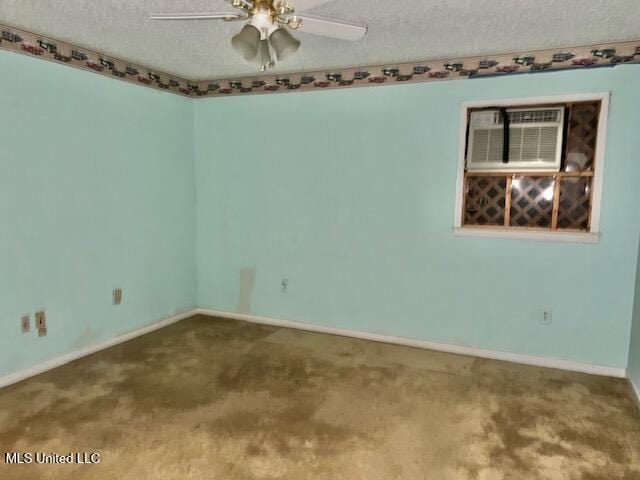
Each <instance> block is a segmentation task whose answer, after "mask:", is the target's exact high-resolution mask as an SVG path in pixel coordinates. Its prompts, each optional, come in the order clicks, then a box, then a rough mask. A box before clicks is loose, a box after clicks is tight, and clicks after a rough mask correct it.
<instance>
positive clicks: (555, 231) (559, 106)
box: [455, 93, 609, 242]
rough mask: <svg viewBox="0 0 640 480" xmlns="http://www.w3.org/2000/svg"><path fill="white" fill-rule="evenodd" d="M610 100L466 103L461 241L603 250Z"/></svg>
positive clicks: (582, 98) (462, 141) (459, 208)
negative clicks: (522, 241) (598, 246)
mask: <svg viewBox="0 0 640 480" xmlns="http://www.w3.org/2000/svg"><path fill="white" fill-rule="evenodd" d="M608 99H609V94H608V93H598V94H584V95H570V96H564V97H545V98H530V99H516V100H500V101H482V102H467V103H463V105H462V109H461V116H460V123H461V125H460V158H459V164H458V179H457V181H458V184H457V189H456V215H455V227H456V228H455V233H456V234H458V235H470V236H497V237H509V238H528V239H538V240H552V241H577V242H596V241H597V240H598V234H599V221H600V218H599V217H600V196H601V191H602V176H603V175H602V174H603V169H604V158H603V153H604V140H605V130H606V119H607V113H608Z"/></svg>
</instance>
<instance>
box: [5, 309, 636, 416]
mask: <svg viewBox="0 0 640 480" xmlns="http://www.w3.org/2000/svg"><path fill="white" fill-rule="evenodd" d="M197 314H201V315H209V316H213V317H222V318H230V319H235V320H242V321H245V322H251V323H259V324H264V325H273V326H277V327H286V328H294V329H297V330H306V331H309V332H318V333H327V334H330V335H339V336H342V337H352V338H359V339H363V340H371V341H374V342H382V343H392V344H397V345H404V346H408V347H416V348H425V349H428V350H437V351H440V352H447V353H457V354H460V355H468V356H473V357H481V358H491V359H494V360H503V361H507V362H513V363H522V364H525V365H534V366H538V367H546V368H556V369H559V370H569V371H573V372H582V373H590V374H594V375H604V376H608V377H618V378H624V377H625V376H626V375H625V374H626V371H625V369H624V368H615V367H606V366H602V365H593V364H589V363H580V362H573V361H570V360H562V359H556V358H548V357H538V356H533V355H522V354H519V353H511V352H499V351H495V350H486V349H482V348H474V347H465V346H462V345H454V344H449V343H439V342H430V341H427V340H415V339H411V338H405V337H397V336H393V335H385V334H381V333H371V332H362V331H357V330H348V329H345V328H335V327H327V326H322V325H314V324H311V323H303V322H296V321H292V320H282V319H276V318H270V317H262V316H258V315H248V314H243V313H234V312H227V311H222V310H214V309H209V308H196V309H192V310H188V311H185V312H183V313H180V314H178V315H173V316H171V317H168V318H164V319H162V320H159V321H158V322H155V323H152V324H151V325H147V326H144V327H142V328H139V329H136V330H133V331H131V332H127V333H124V334H122V335H119V336H117V337H114V338H112V339H109V340H106V341H104V342H101V343H98V344H96V345H92V346H90V347H87V348H83V349H81V350H76V351H75V352H71V353H67V354H65V355H62V356H59V357H56V358H52V359H50V360H47V361H45V362H42V363H40V364H38V365H35V366H33V367H30V368H27V369H24V370H20V371H18V372H15V373H12V374H9V375H6V376H4V377H0V388H2V387H6V386H8V385H11V384H14V383H17V382H20V381H21V380H25V379H27V378H29V377H33V376H35V375H38V374H40V373H44V372H46V371H47V370H51V369H53V368H56V367H59V366H62V365H64V364H66V363H69V362H72V361H73V360H77V359H79V358H82V357H85V356H87V355H91V354H92V353H95V352H99V351H100V350H104V349H105V348H109V347H112V346H114V345H118V344H119V343H123V342H126V341H128V340H132V339H134V338H136V337H139V336H141V335H144V334H146V333H150V332H153V331H154V330H158V329H160V328H163V327H166V326H168V325H171V324H172V323H176V322H178V321H180V320H183V319H185V318H188V317H191V316H193V315H197ZM629 383H630V385H631V388H632V390H633V391H634V393H635V395H636V397H637V398H638V399H640V392H639V391H638V389H636V388H635V386H634V385H633V383H632V382H631V381H630V380H629ZM639 405H640V400H639Z"/></svg>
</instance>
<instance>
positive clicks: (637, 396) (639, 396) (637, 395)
mask: <svg viewBox="0 0 640 480" xmlns="http://www.w3.org/2000/svg"><path fill="white" fill-rule="evenodd" d="M627 383H628V384H629V389H630V390H631V396H632V397H633V399H634V400H635V401H636V407H638V410H640V390H639V389H638V387H637V386H636V385H635V383H633V380H631V377H629V375H627Z"/></svg>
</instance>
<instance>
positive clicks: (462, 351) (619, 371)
mask: <svg viewBox="0 0 640 480" xmlns="http://www.w3.org/2000/svg"><path fill="white" fill-rule="evenodd" d="M196 312H197V313H199V314H201V315H209V316H213V317H222V318H231V319H234V320H243V321H245V322H251V323H260V324H264V325H273V326H277V327H287V328H295V329H297V330H306V331H309V332H318V333H327V334H330V335H339V336H342V337H352V338H359V339H363V340H372V341H374V342H382V343H393V344H397V345H404V346H408V347H416V348H425V349H428V350H438V351H440V352H447V353H457V354H459V355H468V356H472V357H481V358H490V359H493V360H503V361H506V362H513V363H521V364H524V365H533V366H536V367H545V368H556V369H558V370H568V371H571V372H581V373H590V374H593V375H602V376H607V377H616V378H625V376H626V370H625V369H624V368H616V367H607V366H603V365H594V364H590V363H580V362H574V361H571V360H563V359H559V358H549V357H539V356H535V355H523V354H520V353H511V352H500V351H496V350H486V349H483V348H475V347H466V346H462V345H454V344H450V343H439V342H430V341H427V340H415V339H412V338H406V337H396V336H393V335H385V334H381V333H371V332H362V331H357V330H348V329H344V328H336V327H327V326H322V325H314V324H312V323H303V322H296V321H292V320H282V319H277V318H270V317H262V316H259V315H249V314H244V313H234V312H227V311H223V310H214V309H209V308H198V309H196Z"/></svg>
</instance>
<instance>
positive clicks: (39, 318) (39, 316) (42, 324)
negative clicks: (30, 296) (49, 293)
mask: <svg viewBox="0 0 640 480" xmlns="http://www.w3.org/2000/svg"><path fill="white" fill-rule="evenodd" d="M36 328H37V329H38V330H40V329H41V328H44V329H45V335H46V329H47V320H46V318H45V315H44V310H39V311H37V312H36ZM40 336H42V335H40Z"/></svg>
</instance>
